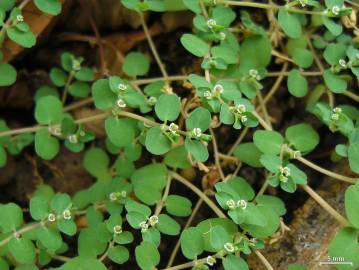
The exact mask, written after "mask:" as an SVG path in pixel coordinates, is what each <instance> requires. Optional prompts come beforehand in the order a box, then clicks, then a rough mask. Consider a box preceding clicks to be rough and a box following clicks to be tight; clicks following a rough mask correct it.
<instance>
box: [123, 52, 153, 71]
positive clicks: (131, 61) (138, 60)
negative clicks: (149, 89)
mask: <svg viewBox="0 0 359 270" xmlns="http://www.w3.org/2000/svg"><path fill="white" fill-rule="evenodd" d="M122 70H123V72H125V73H126V74H127V75H128V76H130V77H136V76H142V75H146V74H147V73H148V71H149V70H150V60H149V59H148V57H147V56H146V55H144V54H143V53H140V52H130V53H129V54H127V55H126V57H125V60H124V63H123V66H122Z"/></svg>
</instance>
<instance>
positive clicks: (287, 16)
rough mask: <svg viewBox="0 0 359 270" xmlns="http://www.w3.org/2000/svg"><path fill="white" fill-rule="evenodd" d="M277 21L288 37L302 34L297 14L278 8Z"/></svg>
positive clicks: (296, 36)
mask: <svg viewBox="0 0 359 270" xmlns="http://www.w3.org/2000/svg"><path fill="white" fill-rule="evenodd" d="M278 22H279V25H280V26H281V27H282V29H283V31H284V33H285V34H286V35H287V36H288V37H290V38H299V37H300V36H301V35H302V25H301V23H300V20H299V19H298V17H297V15H295V14H292V13H289V12H288V11H287V10H285V9H280V10H279V11H278Z"/></svg>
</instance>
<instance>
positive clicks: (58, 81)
mask: <svg viewBox="0 0 359 270" xmlns="http://www.w3.org/2000/svg"><path fill="white" fill-rule="evenodd" d="M67 76H68V75H67V74H66V73H65V71H63V70H62V69H59V68H52V69H51V70H50V79H51V81H52V83H53V84H54V85H55V86H57V87H63V86H64V85H65V84H66V80H67Z"/></svg>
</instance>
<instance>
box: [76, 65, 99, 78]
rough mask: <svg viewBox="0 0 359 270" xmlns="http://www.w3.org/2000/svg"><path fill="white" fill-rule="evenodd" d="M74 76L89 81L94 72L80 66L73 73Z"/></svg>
mask: <svg viewBox="0 0 359 270" xmlns="http://www.w3.org/2000/svg"><path fill="white" fill-rule="evenodd" d="M75 78H76V79H78V80H79V81H82V82H91V81H93V79H94V72H93V70H92V69H91V68H87V67H84V68H81V69H80V70H79V71H78V72H76V73H75Z"/></svg>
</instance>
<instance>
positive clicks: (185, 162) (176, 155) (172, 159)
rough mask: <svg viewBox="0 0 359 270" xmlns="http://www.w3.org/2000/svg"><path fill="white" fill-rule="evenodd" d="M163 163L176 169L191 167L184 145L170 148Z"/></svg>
mask: <svg viewBox="0 0 359 270" xmlns="http://www.w3.org/2000/svg"><path fill="white" fill-rule="evenodd" d="M164 162H165V163H166V165H167V166H169V167H172V168H178V169H187V168H190V167H191V163H190V161H189V159H188V156H187V151H186V148H185V146H184V145H180V146H177V147H175V148H172V149H171V150H170V151H169V152H168V153H167V154H166V155H165V159H164Z"/></svg>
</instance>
